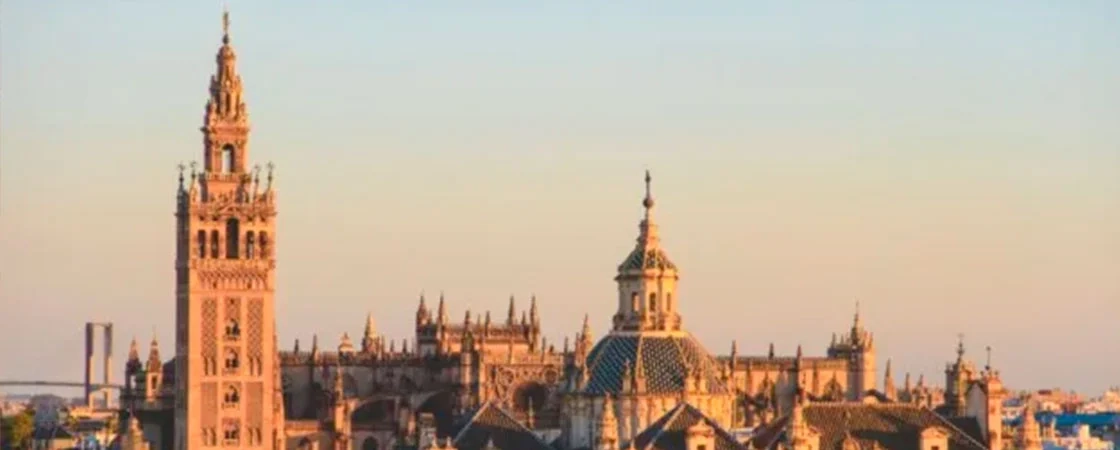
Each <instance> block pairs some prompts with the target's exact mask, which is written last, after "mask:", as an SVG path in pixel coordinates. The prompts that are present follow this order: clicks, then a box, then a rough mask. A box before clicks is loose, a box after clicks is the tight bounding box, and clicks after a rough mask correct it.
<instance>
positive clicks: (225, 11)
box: [222, 3, 229, 44]
mask: <svg viewBox="0 0 1120 450" xmlns="http://www.w3.org/2000/svg"><path fill="white" fill-rule="evenodd" d="M222 43H223V44H229V4H228V3H227V4H225V5H222Z"/></svg>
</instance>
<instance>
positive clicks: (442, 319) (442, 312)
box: [437, 291, 447, 325]
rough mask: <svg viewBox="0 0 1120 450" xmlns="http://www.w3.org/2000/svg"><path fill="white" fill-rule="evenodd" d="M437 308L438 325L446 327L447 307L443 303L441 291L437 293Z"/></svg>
mask: <svg viewBox="0 0 1120 450" xmlns="http://www.w3.org/2000/svg"><path fill="white" fill-rule="evenodd" d="M438 308H439V309H438V310H437V311H438V312H437V315H438V316H439V323H440V324H441V325H447V305H445V304H444V302H443V291H440V292H439V307H438Z"/></svg>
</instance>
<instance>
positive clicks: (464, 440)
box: [454, 402, 553, 450]
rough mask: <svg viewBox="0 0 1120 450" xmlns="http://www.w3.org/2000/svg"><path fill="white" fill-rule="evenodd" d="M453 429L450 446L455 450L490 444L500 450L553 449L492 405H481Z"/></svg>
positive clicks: (471, 449) (469, 449) (472, 449)
mask: <svg viewBox="0 0 1120 450" xmlns="http://www.w3.org/2000/svg"><path fill="white" fill-rule="evenodd" d="M456 428H457V430H456V432H455V433H454V435H455V438H454V444H455V448H456V449H458V450H480V449H484V448H486V446H487V445H489V444H490V443H491V442H492V443H493V445H494V447H497V448H498V449H500V450H553V449H552V447H550V446H549V445H548V444H546V443H544V442H543V441H541V440H540V438H538V437H537V435H536V434H534V433H533V431H532V430H530V429H528V428H526V427H525V425H523V424H521V423H520V422H518V421H517V420H516V419H514V418H513V416H512V415H511V414H509V412H507V411H505V410H504V409H502V408H501V407H499V406H498V405H497V404H495V403H493V402H487V403H486V404H484V405H482V407H481V408H479V409H478V410H477V411H475V412H474V413H473V414H471V415H470V416H468V420H467V421H466V422H465V423H463V424H461V425H460V426H458V427H456Z"/></svg>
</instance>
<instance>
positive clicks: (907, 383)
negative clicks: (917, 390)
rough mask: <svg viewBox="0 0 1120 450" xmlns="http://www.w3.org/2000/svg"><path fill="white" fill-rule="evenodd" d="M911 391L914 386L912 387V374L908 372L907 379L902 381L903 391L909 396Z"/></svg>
mask: <svg viewBox="0 0 1120 450" xmlns="http://www.w3.org/2000/svg"><path fill="white" fill-rule="evenodd" d="M911 389H913V386H911V385H910V372H906V378H903V380H902V391H903V392H906V393H907V394H909V393H910V390H911Z"/></svg>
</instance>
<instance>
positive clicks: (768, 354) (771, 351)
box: [767, 342, 774, 359]
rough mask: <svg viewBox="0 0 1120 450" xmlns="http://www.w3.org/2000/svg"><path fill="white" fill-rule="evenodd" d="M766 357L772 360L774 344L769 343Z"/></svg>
mask: <svg viewBox="0 0 1120 450" xmlns="http://www.w3.org/2000/svg"><path fill="white" fill-rule="evenodd" d="M767 356H768V357H770V359H774V343H773V342H771V343H770V352H769V353H767Z"/></svg>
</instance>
